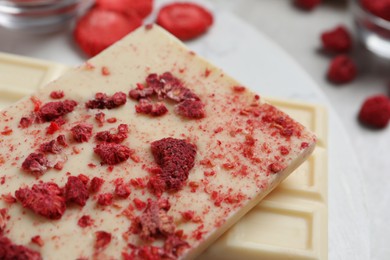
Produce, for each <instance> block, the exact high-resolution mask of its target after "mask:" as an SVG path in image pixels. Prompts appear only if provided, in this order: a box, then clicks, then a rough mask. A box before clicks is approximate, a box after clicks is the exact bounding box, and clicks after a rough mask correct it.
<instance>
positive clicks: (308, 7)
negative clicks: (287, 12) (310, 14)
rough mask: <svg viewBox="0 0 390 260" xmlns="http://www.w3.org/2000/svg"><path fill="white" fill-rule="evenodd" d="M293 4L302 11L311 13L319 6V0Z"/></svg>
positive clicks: (301, 1)
mask: <svg viewBox="0 0 390 260" xmlns="http://www.w3.org/2000/svg"><path fill="white" fill-rule="evenodd" d="M294 4H295V5H296V6H297V7H299V8H301V9H303V10H307V11H311V10H313V9H314V8H316V7H317V6H318V5H319V4H321V0H295V1H294Z"/></svg>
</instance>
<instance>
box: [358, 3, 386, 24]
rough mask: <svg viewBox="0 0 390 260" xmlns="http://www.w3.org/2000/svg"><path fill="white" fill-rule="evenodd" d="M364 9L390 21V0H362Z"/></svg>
mask: <svg viewBox="0 0 390 260" xmlns="http://www.w3.org/2000/svg"><path fill="white" fill-rule="evenodd" d="M360 3H361V5H362V7H363V8H364V9H366V10H367V11H369V12H370V13H372V14H374V15H376V16H378V17H381V18H382V19H385V20H387V21H390V1H389V0H360Z"/></svg>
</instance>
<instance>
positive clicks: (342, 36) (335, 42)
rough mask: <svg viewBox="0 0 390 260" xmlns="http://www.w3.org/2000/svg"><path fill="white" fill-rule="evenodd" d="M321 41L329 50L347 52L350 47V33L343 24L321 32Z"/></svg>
mask: <svg viewBox="0 0 390 260" xmlns="http://www.w3.org/2000/svg"><path fill="white" fill-rule="evenodd" d="M321 41H322V46H323V48H324V49H325V50H327V51H331V52H347V51H349V50H350V49H351V47H352V39H351V35H350V33H349V32H348V30H347V28H345V27H344V26H337V27H336V28H334V29H331V30H329V31H326V32H324V33H322V34H321Z"/></svg>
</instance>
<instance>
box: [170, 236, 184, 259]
mask: <svg viewBox="0 0 390 260" xmlns="http://www.w3.org/2000/svg"><path fill="white" fill-rule="evenodd" d="M189 247H190V245H189V244H188V243H187V242H186V241H184V240H183V239H182V238H180V237H178V236H176V235H171V236H168V238H167V240H165V243H164V250H165V252H166V253H168V255H173V256H174V257H175V258H177V257H178V256H180V255H181V254H182V252H183V251H184V250H186V249H187V248H189Z"/></svg>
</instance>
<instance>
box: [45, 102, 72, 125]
mask: <svg viewBox="0 0 390 260" xmlns="http://www.w3.org/2000/svg"><path fill="white" fill-rule="evenodd" d="M76 106H77V102H76V101H74V100H64V101H56V102H49V103H46V104H45V105H43V106H42V107H40V109H39V111H38V113H37V115H38V118H39V120H40V121H42V122H50V121H53V120H54V119H57V118H59V117H61V116H64V115H66V114H68V113H70V112H72V111H73V110H74V108H75V107H76Z"/></svg>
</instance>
